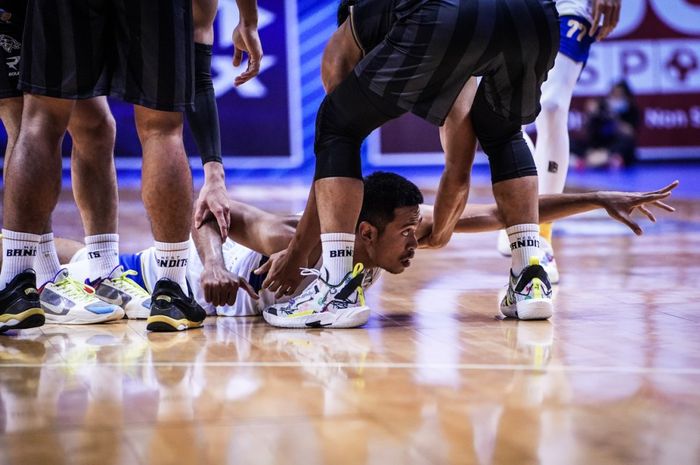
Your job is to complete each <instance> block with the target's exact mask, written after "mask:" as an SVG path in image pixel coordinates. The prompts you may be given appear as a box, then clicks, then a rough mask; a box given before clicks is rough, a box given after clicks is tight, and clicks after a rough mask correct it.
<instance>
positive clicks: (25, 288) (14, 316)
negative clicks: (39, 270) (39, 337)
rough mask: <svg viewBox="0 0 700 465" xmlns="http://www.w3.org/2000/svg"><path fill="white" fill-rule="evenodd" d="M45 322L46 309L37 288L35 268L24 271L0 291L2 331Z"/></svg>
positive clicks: (32, 326) (33, 326) (31, 326)
mask: <svg viewBox="0 0 700 465" xmlns="http://www.w3.org/2000/svg"><path fill="white" fill-rule="evenodd" d="M43 324H44V311H43V310H42V309H41V304H40V303H39V292H38V291H37V290H36V275H35V274H34V271H33V270H26V271H23V272H22V273H20V274H18V275H17V276H15V277H14V278H13V279H12V281H10V282H9V283H8V284H7V287H5V289H3V290H2V291H0V333H3V332H5V331H7V330H9V329H26V328H36V327H37V326H41V325H43Z"/></svg>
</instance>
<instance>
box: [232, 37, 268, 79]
mask: <svg viewBox="0 0 700 465" xmlns="http://www.w3.org/2000/svg"><path fill="white" fill-rule="evenodd" d="M233 47H234V52H233V66H239V65H240V64H241V63H242V62H243V53H246V54H247V55H248V67H247V68H246V70H245V71H243V72H242V73H241V74H240V75H239V76H236V79H235V80H234V81H233V83H234V85H235V86H236V87H238V86H240V85H242V84H244V83H246V82H248V81H249V80H251V79H253V78H254V77H255V76H257V75H258V73H259V72H260V62H261V60H262V56H263V50H262V44H261V43H260V36H259V35H258V28H257V27H253V26H246V25H244V24H242V23H239V24H238V26H236V28H235V29H234V30H233Z"/></svg>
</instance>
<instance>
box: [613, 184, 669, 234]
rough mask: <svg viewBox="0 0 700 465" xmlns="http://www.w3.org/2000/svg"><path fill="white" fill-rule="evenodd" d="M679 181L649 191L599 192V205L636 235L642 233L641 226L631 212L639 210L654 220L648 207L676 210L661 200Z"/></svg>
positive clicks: (667, 195) (654, 217) (666, 196)
mask: <svg viewBox="0 0 700 465" xmlns="http://www.w3.org/2000/svg"><path fill="white" fill-rule="evenodd" d="M678 184H679V182H678V181H673V182H672V183H671V184H669V185H668V186H666V187H664V188H662V189H659V190H656V191H651V192H601V193H600V202H601V206H602V207H603V208H605V210H606V211H607V212H608V215H610V217H611V218H613V219H615V220H617V221H619V222H620V223H623V224H624V225H626V226H627V227H628V228H630V229H631V230H632V231H634V233H635V234H636V235H638V236H641V235H642V228H641V227H640V226H639V224H637V222H635V221H634V220H633V219H632V213H634V212H635V211H639V212H640V213H642V214H643V215H644V216H646V217H647V218H649V220H650V221H652V222H656V216H654V214H653V213H652V211H651V210H650V209H649V208H650V207H656V208H660V209H661V210H665V211H668V212H674V211H676V209H675V208H673V207H671V206H670V205H668V204H666V203H664V202H662V200H664V199H666V198H668V197H669V196H670V195H671V192H672V191H673V189H675V188H676V187H678Z"/></svg>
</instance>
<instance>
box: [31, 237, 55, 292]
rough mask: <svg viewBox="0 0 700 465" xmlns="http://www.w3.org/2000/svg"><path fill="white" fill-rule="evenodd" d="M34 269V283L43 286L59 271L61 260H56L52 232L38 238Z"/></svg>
mask: <svg viewBox="0 0 700 465" xmlns="http://www.w3.org/2000/svg"><path fill="white" fill-rule="evenodd" d="M34 263H35V265H34V269H35V270H36V285H37V286H38V287H41V286H43V285H44V284H45V283H47V282H49V281H50V280H51V279H53V277H54V276H56V273H58V272H59V271H61V262H60V261H58V253H57V252H56V243H55V242H54V239H53V233H46V234H42V235H41V236H40V238H39V245H38V246H37V249H36V261H35V262H34Z"/></svg>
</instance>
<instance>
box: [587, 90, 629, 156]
mask: <svg viewBox="0 0 700 465" xmlns="http://www.w3.org/2000/svg"><path fill="white" fill-rule="evenodd" d="M584 118H585V123H584V124H585V133H586V140H585V141H583V144H581V145H582V147H581V149H582V150H580V152H581V153H582V154H583V159H582V160H580V162H581V163H582V164H583V165H584V166H592V167H600V166H611V167H621V166H631V165H633V164H634V163H635V161H636V151H637V142H636V138H637V129H638V127H639V109H638V108H637V105H636V103H635V101H634V95H633V94H632V91H631V90H630V87H629V85H628V84H627V83H626V82H625V81H620V82H618V83H617V84H615V85H614V86H613V87H612V89H611V90H610V94H609V95H608V96H607V97H603V98H598V99H589V100H588V101H586V104H585V107H584Z"/></svg>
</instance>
